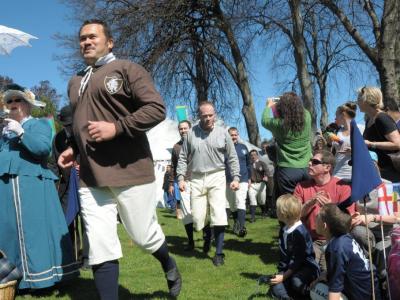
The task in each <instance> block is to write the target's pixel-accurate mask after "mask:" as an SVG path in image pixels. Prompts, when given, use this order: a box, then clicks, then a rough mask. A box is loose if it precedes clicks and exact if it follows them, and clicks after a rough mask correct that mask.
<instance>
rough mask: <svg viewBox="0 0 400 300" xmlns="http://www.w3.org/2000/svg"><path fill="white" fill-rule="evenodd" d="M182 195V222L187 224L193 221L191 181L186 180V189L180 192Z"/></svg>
mask: <svg viewBox="0 0 400 300" xmlns="http://www.w3.org/2000/svg"><path fill="white" fill-rule="evenodd" d="M175 188H177V187H175ZM180 195H181V201H180V204H181V210H182V216H183V218H182V222H183V225H187V224H189V223H193V218H192V209H191V207H190V205H191V204H190V181H186V190H185V191H184V192H180Z"/></svg>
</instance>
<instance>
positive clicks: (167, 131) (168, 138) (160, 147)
mask: <svg viewBox="0 0 400 300" xmlns="http://www.w3.org/2000/svg"><path fill="white" fill-rule="evenodd" d="M147 138H148V139H149V143H150V149H151V152H152V154H153V160H154V172H155V175H156V184H157V200H158V202H159V206H161V207H163V206H164V200H163V193H164V191H163V189H162V185H163V181H164V174H165V170H166V166H167V165H169V164H170V163H171V153H172V152H171V151H172V147H173V146H174V145H175V143H176V142H178V141H179V139H180V136H179V132H178V123H177V122H176V121H173V120H171V119H166V120H164V121H163V122H161V123H160V124H158V125H157V126H156V127H154V128H152V129H151V130H149V131H148V132H147Z"/></svg>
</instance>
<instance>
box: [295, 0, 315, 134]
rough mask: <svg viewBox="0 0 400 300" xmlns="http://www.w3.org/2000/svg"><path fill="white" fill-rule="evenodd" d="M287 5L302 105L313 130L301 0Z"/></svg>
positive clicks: (312, 95)
mask: <svg viewBox="0 0 400 300" xmlns="http://www.w3.org/2000/svg"><path fill="white" fill-rule="evenodd" d="M289 6H290V11H291V15H292V21H293V41H294V43H293V49H294V50H293V55H294V59H295V62H296V67H297V77H298V79H299V82H300V88H301V94H302V97H303V101H304V106H305V108H306V109H307V110H308V111H309V112H310V114H311V119H312V127H313V131H315V130H316V124H317V123H316V120H317V116H316V114H315V110H314V91H313V84H312V81H311V78H310V74H309V73H308V68H307V58H306V46H305V41H304V37H303V19H302V16H301V1H300V0H289Z"/></svg>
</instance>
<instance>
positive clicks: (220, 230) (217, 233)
mask: <svg viewBox="0 0 400 300" xmlns="http://www.w3.org/2000/svg"><path fill="white" fill-rule="evenodd" d="M224 232H225V227H224V226H214V237H215V248H216V249H215V253H216V254H222V253H223V249H224Z"/></svg>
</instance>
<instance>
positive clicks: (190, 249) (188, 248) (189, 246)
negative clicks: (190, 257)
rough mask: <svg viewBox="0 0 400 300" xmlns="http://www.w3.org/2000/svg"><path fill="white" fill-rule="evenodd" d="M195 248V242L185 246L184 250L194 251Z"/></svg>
mask: <svg viewBox="0 0 400 300" xmlns="http://www.w3.org/2000/svg"><path fill="white" fill-rule="evenodd" d="M193 250H194V242H192V243H188V244H187V245H186V246H185V248H183V251H193Z"/></svg>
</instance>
